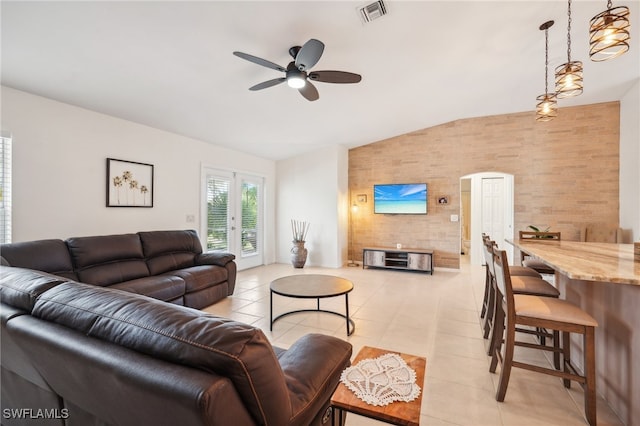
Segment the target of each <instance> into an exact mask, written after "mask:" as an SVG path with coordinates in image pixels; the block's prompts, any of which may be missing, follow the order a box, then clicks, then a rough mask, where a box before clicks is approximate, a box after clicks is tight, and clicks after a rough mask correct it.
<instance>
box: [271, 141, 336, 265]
mask: <svg viewBox="0 0 640 426" xmlns="http://www.w3.org/2000/svg"><path fill="white" fill-rule="evenodd" d="M276 169H277V188H278V194H277V208H276V215H277V223H276V226H277V241H278V246H277V258H276V261H277V262H278V263H290V262H291V253H290V249H291V239H292V235H291V220H292V219H296V220H303V221H307V222H309V223H310V228H309V234H308V235H307V243H306V245H305V247H307V249H308V250H309V255H308V258H307V265H309V266H323V267H329V268H338V267H340V266H342V265H343V264H344V262H345V259H346V247H347V245H346V238H347V227H346V226H347V217H348V199H347V191H348V182H347V176H348V150H347V149H346V148H344V147H330V148H326V149H322V150H318V151H314V152H312V153H307V154H303V155H299V156H297V157H293V158H289V159H286V160H281V161H278V162H277V166H276Z"/></svg>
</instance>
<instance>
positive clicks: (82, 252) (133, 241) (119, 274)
mask: <svg viewBox="0 0 640 426" xmlns="http://www.w3.org/2000/svg"><path fill="white" fill-rule="evenodd" d="M67 246H68V247H69V252H70V253H71V257H72V258H73V262H74V264H75V267H76V273H77V274H78V280H79V281H82V282H83V283H89V284H94V285H99V286H106V285H111V284H115V283H121V282H123V281H129V280H134V279H136V278H142V277H147V276H149V269H148V268H147V264H146V262H145V261H144V254H143V253H142V244H141V243H140V237H138V235H137V234H121V235H103V236H96V237H76V238H69V239H68V240H67Z"/></svg>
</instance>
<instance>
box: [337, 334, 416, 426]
mask: <svg viewBox="0 0 640 426" xmlns="http://www.w3.org/2000/svg"><path fill="white" fill-rule="evenodd" d="M387 353H397V354H398V355H400V357H401V358H402V359H403V360H404V361H405V362H406V363H407V365H408V366H409V367H411V368H412V369H413V370H414V371H415V372H416V383H417V384H418V386H420V395H419V396H418V397H417V398H416V399H414V400H413V401H411V402H402V401H398V402H392V403H391V404H388V405H385V406H382V407H378V406H375V405H371V404H367V403H366V402H364V401H362V400H361V399H359V398H358V397H357V396H356V395H355V394H354V393H353V392H352V391H351V390H350V389H349V388H347V387H346V386H345V385H344V384H343V383H342V382H340V384H338V388H337V389H336V391H335V392H334V393H333V396H332V397H331V406H332V407H333V410H334V413H333V421H332V424H333V426H336V425H338V426H342V425H343V424H344V423H343V422H344V418H345V416H344V414H345V413H344V412H346V411H347V412H351V413H354V414H359V415H361V416H365V417H369V418H371V419H375V420H380V421H382V422H385V423H389V424H392V425H402V426H418V425H419V424H420V406H421V404H422V393H423V392H424V370H425V367H426V365H427V360H426V359H425V358H423V357H419V356H414V355H407V354H403V353H400V352H395V351H388V350H384V349H378V348H372V347H369V346H364V347H363V348H362V349H361V350H360V352H358V355H357V356H356V358H355V359H354V360H353V364H357V363H358V362H360V361H361V360H363V359H370V358H378V357H380V356H382V355H384V354H387Z"/></svg>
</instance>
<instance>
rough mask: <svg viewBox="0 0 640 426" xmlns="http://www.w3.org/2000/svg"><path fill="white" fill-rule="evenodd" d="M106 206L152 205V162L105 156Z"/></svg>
mask: <svg viewBox="0 0 640 426" xmlns="http://www.w3.org/2000/svg"><path fill="white" fill-rule="evenodd" d="M107 207H153V164H145V163H136V162H134V161H125V160H117V159H115V158H107Z"/></svg>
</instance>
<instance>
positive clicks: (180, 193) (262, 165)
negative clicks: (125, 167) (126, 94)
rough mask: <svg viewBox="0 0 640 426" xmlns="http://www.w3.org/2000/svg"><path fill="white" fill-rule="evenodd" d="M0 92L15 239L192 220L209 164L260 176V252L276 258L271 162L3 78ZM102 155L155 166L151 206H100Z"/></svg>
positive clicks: (179, 225) (175, 225)
mask: <svg viewBox="0 0 640 426" xmlns="http://www.w3.org/2000/svg"><path fill="white" fill-rule="evenodd" d="M1 95H2V130H3V131H7V132H9V133H10V134H11V136H12V140H13V241H14V242H18V241H27V240H35V239H44V238H62V239H64V238H67V237H72V236H85V235H103V234H117V233H125V232H136V231H145V230H156V229H198V224H199V223H200V170H201V165H202V164H206V165H209V166H214V167H215V166H219V167H222V168H225V169H230V168H231V169H236V170H241V171H246V172H252V173H255V174H258V175H261V176H265V186H266V187H267V188H269V189H270V190H268V191H266V194H267V200H266V206H267V208H266V210H267V211H266V217H267V218H268V219H267V220H268V222H267V223H266V224H265V228H266V230H267V235H266V236H265V241H266V242H267V244H266V247H265V256H266V257H265V261H266V262H267V263H269V262H273V260H274V258H275V242H274V229H275V219H274V217H275V214H274V209H275V208H274V206H275V191H274V190H273V189H272V187H273V183H274V182H275V162H274V161H271V160H266V159H263V158H259V157H255V156H251V155H247V154H244V153H240V152H237V151H233V150H229V149H226V148H221V147H218V146H213V145H211V144H208V143H205V142H202V141H198V140H194V139H190V138H187V137H184V136H180V135H176V134H172V133H168V132H165V131H161V130H158V129H154V128H151V127H147V126H143V125H140V124H136V123H133V122H130V121H125V120H122V119H119V118H115V117H111V116H108V115H104V114H99V113H96V112H93V111H89V110H86V109H82V108H78V107H75V106H72V105H68V104H64V103H60V102H56V101H53V100H50V99H46V98H43V97H39V96H34V95H31V94H28V93H25V92H21V91H17V90H14V89H11V88H7V87H2V93H1ZM211 125H215V122H212V124H211ZM256 142H259V141H256ZM108 157H110V158H117V159H121V160H128V161H136V162H142V163H150V164H153V165H154V172H155V179H154V207H153V208H107V207H105V198H106V195H105V191H106V158H108ZM187 215H193V216H194V217H195V221H194V222H187Z"/></svg>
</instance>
